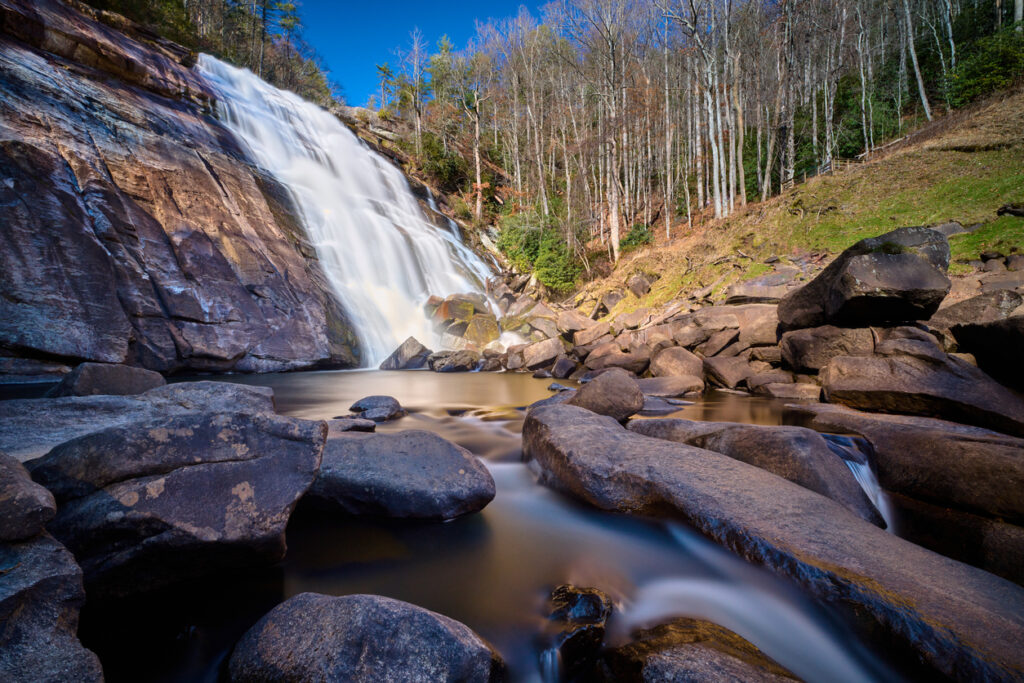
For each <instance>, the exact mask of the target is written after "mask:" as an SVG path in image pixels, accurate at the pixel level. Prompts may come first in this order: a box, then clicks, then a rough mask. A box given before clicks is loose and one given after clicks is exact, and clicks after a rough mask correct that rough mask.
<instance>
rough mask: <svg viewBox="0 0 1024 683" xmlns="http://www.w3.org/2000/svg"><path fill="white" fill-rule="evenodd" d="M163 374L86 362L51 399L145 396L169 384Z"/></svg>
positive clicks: (56, 389)
mask: <svg viewBox="0 0 1024 683" xmlns="http://www.w3.org/2000/svg"><path fill="white" fill-rule="evenodd" d="M166 383H167V382H166V380H164V377H163V375H161V374H160V373H159V372H153V371H152V370H145V369H143V368H133V367H131V366H128V365H106V364H103V363H82V364H81V365H79V366H78V367H77V368H75V369H74V370H72V371H71V372H69V373H68V374H67V375H65V376H64V379H62V380H61V381H60V384H58V385H57V386H55V387H54V388H53V389H51V390H50V392H49V393H48V394H47V395H48V396H93V395H95V394H106V395H111V396H128V395H132V394H144V393H145V392H147V391H149V390H150V389H156V388H157V387H162V386H163V385H164V384H166Z"/></svg>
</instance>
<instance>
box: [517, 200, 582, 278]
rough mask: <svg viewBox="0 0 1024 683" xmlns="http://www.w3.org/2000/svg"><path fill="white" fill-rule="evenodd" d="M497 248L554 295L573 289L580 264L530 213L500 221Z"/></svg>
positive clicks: (552, 231) (553, 231) (554, 233)
mask: <svg viewBox="0 0 1024 683" xmlns="http://www.w3.org/2000/svg"><path fill="white" fill-rule="evenodd" d="M498 248H499V249H500V250H501V252H502V253H503V254H505V256H506V257H507V258H508V260H509V262H510V263H511V264H512V265H513V266H514V267H515V268H516V269H517V270H520V271H523V272H529V271H533V273H534V275H536V276H537V279H538V280H539V281H540V282H541V284H543V285H544V286H545V287H548V288H549V289H551V290H553V291H555V292H559V293H561V292H568V291H570V290H571V289H572V288H573V287H575V286H576V279H577V278H578V277H579V275H580V270H581V268H580V264H579V263H578V262H577V261H576V259H575V258H573V255H572V254H571V253H570V252H569V249H568V248H567V247H566V245H565V240H564V239H563V238H562V236H561V234H559V231H558V230H557V229H556V228H554V227H553V226H551V225H550V224H549V223H548V222H545V221H544V220H543V219H542V218H541V217H539V216H537V215H536V214H534V213H532V212H530V213H521V214H517V215H515V216H507V217H505V218H504V219H503V220H502V222H501V229H500V232H499V234H498Z"/></svg>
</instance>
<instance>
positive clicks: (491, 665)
mask: <svg viewBox="0 0 1024 683" xmlns="http://www.w3.org/2000/svg"><path fill="white" fill-rule="evenodd" d="M503 668H504V666H503V664H502V661H501V658H500V657H499V655H498V654H497V653H496V652H495V651H494V650H493V649H492V648H491V647H490V646H489V645H488V644H487V643H486V642H485V641H484V640H483V639H481V638H480V636H478V635H476V634H475V633H473V631H471V630H470V629H469V628H468V627H466V626H465V625H463V624H460V623H459V622H457V621H454V620H452V619H449V618H448V617H445V616H442V615H440V614H436V613H434V612H430V611H427V610H425V609H423V608H421V607H416V606H415V605H410V604H409V603H406V602H400V601H398V600H392V599H390V598H384V597H380V596H377V595H345V596H342V597H331V596H327V595H319V594H317V593H301V594H299V595H296V596H295V597H293V598H289V599H288V600H286V601H285V602H283V603H281V604H280V605H278V606H277V607H275V608H274V609H272V610H271V611H270V612H268V613H267V615H266V616H264V617H263V618H262V619H260V621H259V622H258V623H257V624H256V625H255V626H253V627H252V628H251V629H250V630H249V631H248V633H246V634H245V636H243V637H242V639H241V640H240V641H239V642H238V644H237V645H236V646H235V650H234V652H233V653H232V655H231V660H230V664H229V680H231V681H232V682H233V683H248V682H253V683H255V682H256V681H269V680H288V681H408V683H435V682H437V681H449V682H451V683H454V682H455V681H466V682H467V683H469V682H472V683H478V682H479V683H488V682H490V681H498V680H501V677H502V672H503Z"/></svg>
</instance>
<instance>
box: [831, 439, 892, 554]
mask: <svg viewBox="0 0 1024 683" xmlns="http://www.w3.org/2000/svg"><path fill="white" fill-rule="evenodd" d="M822 436H823V437H824V438H825V441H826V442H827V443H828V447H829V448H830V449H831V450H832V452H833V453H835V454H836V455H838V456H839V457H840V458H842V459H843V462H845V463H846V466H847V467H849V468H850V471H851V472H852V473H853V478H854V479H856V480H857V483H858V484H860V487H861V488H862V489H863V490H864V493H865V494H867V497H868V499H869V500H870V501H871V504H872V505H874V506H875V508H876V509H877V510H878V512H879V514H881V515H882V519H884V520H885V529H886V531H888V532H889V533H891V534H897V535H898V534H899V531H898V529H897V527H896V522H897V520H896V515H895V513H894V511H893V508H892V503H891V502H890V501H889V497H888V496H887V495H886V494H885V491H884V490H883V489H882V485H881V484H879V483H878V477H876V476H875V471H874V470H873V469H871V460H870V458H869V457H868V453H870V452H871V446H870V445H869V444H868V442H867V441H865V440H864V439H862V438H860V437H853V436H840V435H838V434H822Z"/></svg>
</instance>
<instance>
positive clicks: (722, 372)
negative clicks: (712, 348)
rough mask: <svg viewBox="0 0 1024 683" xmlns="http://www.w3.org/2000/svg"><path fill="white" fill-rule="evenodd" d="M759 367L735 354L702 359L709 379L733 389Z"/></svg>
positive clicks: (755, 372)
mask: <svg viewBox="0 0 1024 683" xmlns="http://www.w3.org/2000/svg"><path fill="white" fill-rule="evenodd" d="M760 369H761V368H758V367H753V366H752V365H751V364H750V363H749V362H748V361H747V360H745V359H743V358H739V357H736V356H732V357H721V356H720V357H716V358H705V359H704V374H705V375H706V376H707V378H708V379H709V380H711V381H712V382H714V383H715V384H717V385H718V386H720V387H725V388H726V389H735V388H736V387H738V386H739V385H741V384H743V383H744V382H746V380H747V377H750V376H751V375H754V374H757V372H758V370H760Z"/></svg>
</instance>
